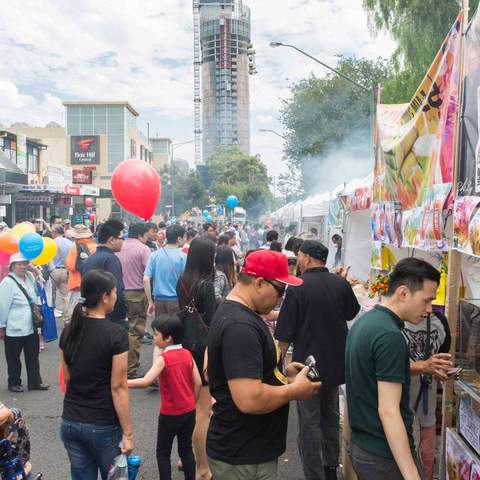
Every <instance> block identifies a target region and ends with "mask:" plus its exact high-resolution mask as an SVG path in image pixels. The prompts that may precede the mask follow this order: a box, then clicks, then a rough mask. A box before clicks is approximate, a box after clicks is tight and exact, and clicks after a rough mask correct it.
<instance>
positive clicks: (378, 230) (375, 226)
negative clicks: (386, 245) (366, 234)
mask: <svg viewBox="0 0 480 480" xmlns="http://www.w3.org/2000/svg"><path fill="white" fill-rule="evenodd" d="M370 225H371V227H372V238H373V240H374V241H383V240H385V204H383V203H373V204H372V206H371V208H370Z"/></svg>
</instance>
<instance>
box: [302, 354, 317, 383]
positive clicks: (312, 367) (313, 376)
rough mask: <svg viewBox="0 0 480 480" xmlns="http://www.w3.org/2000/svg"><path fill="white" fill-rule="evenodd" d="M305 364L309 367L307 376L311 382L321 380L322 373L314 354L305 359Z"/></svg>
mask: <svg viewBox="0 0 480 480" xmlns="http://www.w3.org/2000/svg"><path fill="white" fill-rule="evenodd" d="M305 365H306V366H307V367H308V373H307V377H308V379H309V380H310V381H311V382H320V381H321V379H320V373H318V370H317V366H316V365H317V362H316V360H315V357H314V356H313V355H309V356H308V357H307V358H306V360H305Z"/></svg>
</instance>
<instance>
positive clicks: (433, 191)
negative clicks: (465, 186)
mask: <svg viewBox="0 0 480 480" xmlns="http://www.w3.org/2000/svg"><path fill="white" fill-rule="evenodd" d="M451 188H452V184H451V183H440V184H437V185H433V186H432V187H431V188H430V189H429V190H428V193H427V196H426V199H425V204H424V227H423V228H422V232H425V240H426V246H427V247H428V248H429V249H431V250H446V249H447V244H446V242H445V234H444V232H445V218H444V215H443V211H444V210H443V207H444V205H445V201H446V200H447V197H448V195H449V193H450V190H451Z"/></svg>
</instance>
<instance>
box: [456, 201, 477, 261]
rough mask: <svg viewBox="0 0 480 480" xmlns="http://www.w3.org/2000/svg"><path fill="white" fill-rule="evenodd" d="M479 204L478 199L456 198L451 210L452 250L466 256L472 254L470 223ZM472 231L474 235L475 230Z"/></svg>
mask: <svg viewBox="0 0 480 480" xmlns="http://www.w3.org/2000/svg"><path fill="white" fill-rule="evenodd" d="M479 204H480V197H471V196H466V197H457V199H456V200H455V205H454V209H453V248H455V249H457V250H460V251H462V252H465V253H468V254H472V253H473V251H472V245H471V243H470V223H471V221H472V218H473V216H474V213H475V211H476V208H477V206H478V205H479ZM472 230H473V231H472V233H473V234H475V229H472Z"/></svg>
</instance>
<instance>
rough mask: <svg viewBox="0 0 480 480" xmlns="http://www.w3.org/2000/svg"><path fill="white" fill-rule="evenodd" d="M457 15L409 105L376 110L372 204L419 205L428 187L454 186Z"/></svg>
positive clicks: (423, 199)
mask: <svg viewBox="0 0 480 480" xmlns="http://www.w3.org/2000/svg"><path fill="white" fill-rule="evenodd" d="M462 18H463V14H460V15H459V17H458V18H457V20H456V22H455V24H454V25H453V27H452V28H451V30H450V32H449V34H448V36H447V38H446V39H445V41H444V43H443V45H442V46H441V48H440V50H439V52H438V54H437V56H436V57H435V59H434V61H433V63H432V65H431V67H430V69H429V70H428V72H427V75H426V76H425V78H424V79H423V81H422V83H421V85H420V86H419V88H418V90H417V92H416V93H415V95H414V97H413V98H412V100H411V101H410V103H409V104H402V105H378V106H377V132H376V137H377V145H376V162H375V178H374V186H373V189H374V192H373V201H374V202H385V201H399V202H400V203H401V204H402V208H403V209H404V210H409V209H413V208H415V207H417V206H421V205H423V203H424V202H425V199H426V196H427V193H428V190H429V188H430V187H431V186H432V185H435V184H438V183H449V182H452V171H453V145H454V133H455V128H456V121H457V115H456V114H457V111H456V110H457V105H458V86H459V79H458V73H459V60H460V54H459V53H460V34H459V32H460V28H461V22H462Z"/></svg>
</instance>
